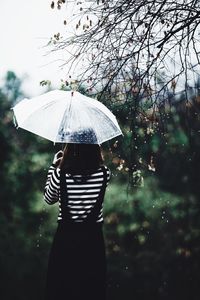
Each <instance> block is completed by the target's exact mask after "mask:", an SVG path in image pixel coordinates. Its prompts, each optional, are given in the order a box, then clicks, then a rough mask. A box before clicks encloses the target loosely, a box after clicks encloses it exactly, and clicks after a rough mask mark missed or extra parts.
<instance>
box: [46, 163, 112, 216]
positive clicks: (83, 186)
mask: <svg viewBox="0 0 200 300" xmlns="http://www.w3.org/2000/svg"><path fill="white" fill-rule="evenodd" d="M105 169H106V173H107V182H106V185H108V182H109V180H110V170H109V169H108V168H107V167H105ZM102 185H103V171H102V169H101V168H99V169H97V170H96V171H95V173H91V174H89V175H87V176H85V175H71V174H66V187H67V195H68V201H67V205H68V208H69V213H70V216H71V219H72V220H73V221H75V222H83V221H84V219H85V218H86V217H87V215H88V214H89V213H90V211H91V209H92V208H93V206H94V204H95V203H96V201H97V199H98V197H99V194H100V190H101V187H102ZM44 200H45V201H46V203H48V204H50V205H51V204H54V203H56V202H58V203H59V214H58V221H60V220H62V219H63V216H62V210H61V197H60V168H56V167H55V166H54V165H52V166H51V167H50V168H49V170H48V175H47V181H46V185H45V190H44ZM96 222H103V204H102V207H101V210H100V213H99V216H98V218H97V220H96Z"/></svg>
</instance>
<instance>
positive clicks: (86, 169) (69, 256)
mask: <svg viewBox="0 0 200 300" xmlns="http://www.w3.org/2000/svg"><path fill="white" fill-rule="evenodd" d="M109 179H110V171H109V169H108V168H107V167H106V166H103V159H102V155H101V150H100V147H99V145H92V144H88V145H87V144H68V145H67V146H66V148H65V150H64V152H62V151H59V152H58V153H57V154H56V155H55V157H54V161H53V164H52V166H51V167H50V168H49V171H48V176H47V182H46V186H45V192H44V199H45V201H46V202H47V203H48V204H54V203H56V202H59V214H58V227H57V231H56V233H55V236H54V240H53V244H52V249H51V252H50V256H49V264H48V272H47V282H46V291H45V300H65V299H69V300H80V299H87V300H94V299H95V300H104V299H106V259H105V246H104V239H103V233H102V224H103V215H102V209H103V207H102V206H103V198H104V193H105V189H106V186H107V184H108V181H109Z"/></svg>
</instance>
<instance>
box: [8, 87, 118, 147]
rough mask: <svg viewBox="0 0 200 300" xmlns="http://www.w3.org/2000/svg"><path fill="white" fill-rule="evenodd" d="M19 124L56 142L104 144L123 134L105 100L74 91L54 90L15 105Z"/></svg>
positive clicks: (15, 113)
mask: <svg viewBox="0 0 200 300" xmlns="http://www.w3.org/2000/svg"><path fill="white" fill-rule="evenodd" d="M13 111H14V115H15V119H16V121H17V126H18V127H20V128H23V129H25V130H28V131H30V132H32V133H35V134H37V135H39V136H41V137H44V138H46V139H48V140H50V141H53V142H54V143H83V144H102V143H103V142H105V141H108V140H110V139H112V138H114V137H116V136H119V135H121V134H122V132H121V130H120V127H119V125H118V123H117V120H116V118H115V116H114V115H113V114H112V113H111V111H110V110H109V109H108V108H107V107H106V106H105V105H103V104H102V103H101V102H99V101H97V100H95V99H92V98H89V97H87V96H85V95H82V94H81V93H79V92H77V91H74V92H71V91H62V90H54V91H51V92H47V93H45V94H43V95H40V96H38V97H34V98H31V99H24V100H22V101H20V102H19V103H18V104H16V105H15V106H14V107H13Z"/></svg>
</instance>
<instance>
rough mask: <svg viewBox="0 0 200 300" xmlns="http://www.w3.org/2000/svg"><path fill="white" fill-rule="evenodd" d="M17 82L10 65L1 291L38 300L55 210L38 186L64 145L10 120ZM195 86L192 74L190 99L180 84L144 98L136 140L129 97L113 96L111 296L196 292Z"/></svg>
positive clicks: (199, 245)
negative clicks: (155, 100) (116, 125)
mask: <svg viewBox="0 0 200 300" xmlns="http://www.w3.org/2000/svg"><path fill="white" fill-rule="evenodd" d="M20 83H21V81H20V79H19V78H17V77H16V75H15V74H14V73H13V72H9V73H8V74H7V75H6V77H5V84H4V86H2V88H1V89H0V114H1V118H0V143H1V147H0V162H1V168H0V182H1V189H0V199H1V201H0V209H1V214H0V224H1V233H0V235H1V236H0V274H1V290H0V292H1V299H4V300H12V299H13V300H18V299H19V300H25V299H26V300H27V299H30V300H32V299H38V300H40V299H41V300H42V299H43V298H42V297H43V289H44V282H45V274H46V267H47V258H48V253H49V249H50V245H51V242H52V237H53V233H54V230H55V228H56V218H57V213H58V212H57V206H56V205H55V206H51V207H48V206H47V205H46V204H44V202H43V195H42V194H43V187H44V183H45V180H46V174H47V170H48V167H49V166H50V164H51V161H52V157H53V154H54V153H55V152H56V151H57V150H58V149H59V148H60V147H61V145H56V146H55V147H52V146H53V145H52V143H50V142H48V141H46V140H44V139H41V138H39V137H37V136H35V135H33V134H31V133H28V132H26V131H23V130H21V129H18V130H16V129H15V128H14V125H13V120H12V117H13V114H12V111H11V110H10V108H11V107H12V106H13V104H14V101H16V99H20V98H21V97H22V96H24V95H23V94H22V92H21V90H20ZM198 91H199V81H197V82H196V85H195V89H193V90H191V91H190V95H189V96H190V100H191V101H189V102H188V105H187V107H186V106H185V105H183V102H184V103H185V101H186V95H185V94H184V93H183V94H180V96H179V98H177V96H174V95H173V93H172V94H171V93H169V94H168V100H169V101H167V102H165V103H164V104H163V105H164V107H162V106H161V105H160V107H159V112H157V111H156V110H155V111H154V114H153V115H152V110H151V108H149V107H148V106H147V107H146V103H143V111H144V112H145V114H142V113H141V114H140V115H137V116H136V117H137V118H136V117H135V119H134V127H132V128H134V135H135V140H132V135H131V132H130V130H131V126H133V124H132V123H131V122H132V121H131V120H132V118H130V117H129V114H130V106H131V105H132V101H131V98H130V101H129V99H127V101H126V103H125V104H124V105H120V104H119V103H113V104H112V106H110V107H111V108H112V110H113V112H114V113H115V114H116V115H117V117H118V120H119V122H120V125H121V127H122V129H123V132H124V137H123V138H120V139H116V140H113V141H110V142H109V143H107V144H105V145H103V150H104V157H105V161H106V164H107V165H108V166H109V167H110V168H111V170H112V174H113V176H112V181H111V184H110V186H109V188H108V190H107V193H106V199H105V213H104V218H105V225H104V229H105V237H106V250H107V256H108V300H119V299H126V300H129V299H137V300H139V299H141V300H143V299H146V298H148V299H152V300H156V299H159V300H162V299H163V300H168V299H170V300H172V299H174V300H175V299H176V300H179V299H180V300H188V299H191V300H197V299H199V268H200V259H199V251H200V242H199V241H200V229H199V228H200V224H199V223H200V221H199V213H200V205H199V179H200V175H199V160H200V155H199V153H200V151H199V150H200V149H199V148H200V139H199V134H200V119H199V109H200V101H199V94H198ZM187 96H188V95H187ZM186 102H187V101H186ZM171 103H173V105H171ZM108 105H110V104H109V102H108ZM141 112H142V111H141ZM152 116H153V117H152ZM152 118H153V119H152ZM135 156H137V158H136V159H135V163H136V164H137V165H136V166H134V167H135V171H134V172H133V170H131V171H130V163H133V160H132V158H131V159H130V157H135ZM132 177H134V181H133V180H132ZM133 182H134V186H133Z"/></svg>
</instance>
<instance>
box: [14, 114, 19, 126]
mask: <svg viewBox="0 0 200 300" xmlns="http://www.w3.org/2000/svg"><path fill="white" fill-rule="evenodd" d="M13 123H14V125H15V127H16V128H17V129H18V128H19V126H18V124H17V119H16V117H15V115H13Z"/></svg>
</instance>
